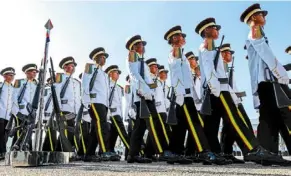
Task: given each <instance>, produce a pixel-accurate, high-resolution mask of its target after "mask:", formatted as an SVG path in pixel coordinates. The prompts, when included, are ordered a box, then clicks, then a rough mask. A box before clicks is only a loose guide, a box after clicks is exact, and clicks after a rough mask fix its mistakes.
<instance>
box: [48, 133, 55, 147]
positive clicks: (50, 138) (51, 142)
mask: <svg viewBox="0 0 291 176" xmlns="http://www.w3.org/2000/svg"><path fill="white" fill-rule="evenodd" d="M48 135H49V140H50V146H51V151H52V152H53V151H54V145H53V140H52V134H51V129H50V128H48Z"/></svg>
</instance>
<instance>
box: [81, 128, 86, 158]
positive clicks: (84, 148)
mask: <svg viewBox="0 0 291 176" xmlns="http://www.w3.org/2000/svg"><path fill="white" fill-rule="evenodd" d="M80 129H81V141H82V146H83V152H84V154H86V153H87V149H86V145H85V141H84V136H83V128H82V124H81V123H80Z"/></svg>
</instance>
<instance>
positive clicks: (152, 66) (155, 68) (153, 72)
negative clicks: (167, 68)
mask: <svg viewBox="0 0 291 176" xmlns="http://www.w3.org/2000/svg"><path fill="white" fill-rule="evenodd" d="M150 72H151V73H152V74H157V72H158V66H157V65H151V66H150Z"/></svg>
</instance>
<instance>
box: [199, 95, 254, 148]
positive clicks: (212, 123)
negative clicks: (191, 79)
mask: <svg viewBox="0 0 291 176" xmlns="http://www.w3.org/2000/svg"><path fill="white" fill-rule="evenodd" d="M210 99H211V107H212V115H210V116H204V131H205V134H206V136H207V139H208V142H209V145H210V149H211V151H212V152H214V153H221V147H220V143H219V140H218V130H219V124H220V119H221V118H223V120H224V121H225V122H226V124H227V125H229V126H230V131H231V132H232V133H233V134H234V138H235V141H236V142H237V144H238V145H239V147H240V148H241V150H242V151H243V153H244V154H245V153H246V152H248V151H250V150H252V149H253V148H255V147H257V146H258V145H259V142H258V140H257V139H256V137H255V136H254V134H253V132H252V131H251V130H250V129H249V128H248V127H247V126H246V125H245V124H244V122H243V121H242V119H241V118H240V116H239V114H238V111H237V108H236V106H235V104H234V102H233V100H232V97H231V95H230V93H229V92H227V91H222V92H221V94H220V96H219V97H215V96H214V95H211V96H210Z"/></svg>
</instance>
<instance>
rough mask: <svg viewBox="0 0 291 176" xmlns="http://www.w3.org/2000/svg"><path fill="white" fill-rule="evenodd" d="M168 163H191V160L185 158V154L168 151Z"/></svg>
mask: <svg viewBox="0 0 291 176" xmlns="http://www.w3.org/2000/svg"><path fill="white" fill-rule="evenodd" d="M167 163H168V164H175V163H178V164H192V160H190V159H187V158H186V157H185V156H182V155H176V154H174V153H171V152H169V153H168V161H167Z"/></svg>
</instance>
